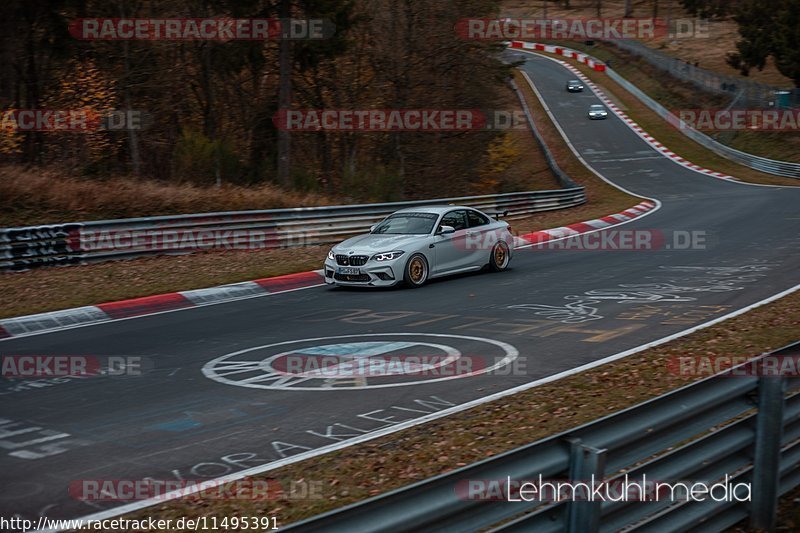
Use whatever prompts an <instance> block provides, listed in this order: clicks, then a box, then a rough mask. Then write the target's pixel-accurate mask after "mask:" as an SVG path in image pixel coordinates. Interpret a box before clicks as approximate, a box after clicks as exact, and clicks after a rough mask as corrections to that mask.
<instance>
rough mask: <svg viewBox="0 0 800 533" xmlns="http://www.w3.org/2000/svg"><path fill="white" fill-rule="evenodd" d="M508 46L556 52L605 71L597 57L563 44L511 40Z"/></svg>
mask: <svg viewBox="0 0 800 533" xmlns="http://www.w3.org/2000/svg"><path fill="white" fill-rule="evenodd" d="M509 47H511V48H522V49H523V50H539V51H540V52H547V53H549V54H556V55H560V56H564V57H568V58H570V59H575V60H577V61H578V62H579V63H584V64H586V65H589V66H590V67H591V68H592V69H593V70H596V71H598V72H605V70H606V64H605V63H603V62H602V61H600V60H599V59H595V58H594V57H592V56H590V55H587V54H584V53H583V52H578V51H577V50H572V49H570V48H564V47H563V46H554V45H551V44H540V43H529V42H525V41H511V42H510V43H509Z"/></svg>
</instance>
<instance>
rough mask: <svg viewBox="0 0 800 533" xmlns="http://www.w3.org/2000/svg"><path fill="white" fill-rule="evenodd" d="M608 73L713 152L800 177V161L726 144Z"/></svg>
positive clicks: (607, 71) (615, 75)
mask: <svg viewBox="0 0 800 533" xmlns="http://www.w3.org/2000/svg"><path fill="white" fill-rule="evenodd" d="M606 74H608V77H609V78H611V79H612V80H614V81H615V82H617V83H618V84H620V85H621V86H622V87H624V88H625V90H627V91H628V92H629V93H631V94H632V95H634V96H635V97H636V98H638V99H639V100H640V101H641V102H642V103H643V104H645V105H646V106H647V107H649V108H650V109H651V110H653V111H654V112H655V113H656V114H657V115H658V116H660V117H661V118H663V119H664V120H666V121H667V122H669V123H670V124H671V125H672V126H674V127H676V128H678V130H679V131H680V132H681V133H683V134H684V135H685V136H687V137H689V138H690V139H692V140H693V141H695V142H696V143H698V144H701V145H702V146H705V147H706V148H708V149H709V150H711V151H712V152H714V153H716V154H718V155H720V156H722V157H724V158H726V159H731V160H733V161H736V162H737V163H740V164H742V165H744V166H747V167H750V168H752V169H754V170H758V171H761V172H766V173H768V174H774V175H776V176H784V177H787V178H800V163H792V162H789V161H777V160H775V159H767V158H766V157H759V156H757V155H753V154H748V153H746V152H742V151H740V150H736V149H735V148H731V147H730V146H726V145H724V144H722V143H721V142H719V141H716V140H714V139H712V138H711V137H709V136H708V135H706V134H705V133H701V132H699V131H697V130H696V129H694V128H692V127H690V126H689V125H688V124H686V123H684V122H683V121H681V120H680V119H679V118H678V117H677V116H675V114H674V113H672V111H670V110H669V109H667V108H666V107H664V106H663V105H661V104H660V103H658V102H657V101H655V100H654V99H653V98H651V97H649V96H648V95H647V94H646V93H645V92H644V91H642V90H641V89H639V88H638V87H636V86H635V85H633V84H632V83H631V82H629V81H628V80H626V79H625V78H623V77H622V76H620V75H619V74H618V73H616V72H615V71H614V69H612V68H608V69H606Z"/></svg>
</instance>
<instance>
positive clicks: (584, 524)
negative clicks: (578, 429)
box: [567, 439, 606, 533]
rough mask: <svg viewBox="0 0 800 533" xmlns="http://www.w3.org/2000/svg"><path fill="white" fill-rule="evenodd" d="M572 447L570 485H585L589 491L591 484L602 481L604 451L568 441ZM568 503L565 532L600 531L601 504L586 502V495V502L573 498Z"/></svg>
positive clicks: (578, 442)
mask: <svg viewBox="0 0 800 533" xmlns="http://www.w3.org/2000/svg"><path fill="white" fill-rule="evenodd" d="M570 443H571V445H572V450H571V457H570V467H569V477H570V482H571V483H586V484H588V485H589V490H590V491H591V489H592V482H593V481H594V482H595V483H599V482H601V481H602V480H603V476H604V473H605V466H606V450H601V449H598V448H593V447H592V446H588V445H586V444H584V443H583V442H581V440H580V439H570ZM574 498H575V499H574V500H573V501H572V502H570V503H569V513H568V518H567V520H568V524H567V531H568V532H570V533H595V532H597V531H599V530H600V510H601V509H600V507H601V505H602V503H603V502H600V501H597V502H593V501H588V500H589V499H590V494H586V500H587V501H580V497H578V496H574Z"/></svg>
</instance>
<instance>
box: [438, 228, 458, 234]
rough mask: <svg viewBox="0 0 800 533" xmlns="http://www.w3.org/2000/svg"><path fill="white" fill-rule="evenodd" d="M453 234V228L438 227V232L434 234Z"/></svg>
mask: <svg viewBox="0 0 800 533" xmlns="http://www.w3.org/2000/svg"><path fill="white" fill-rule="evenodd" d="M455 232H456V228H454V227H453V226H439V231H437V232H436V235H448V234H450V233H455Z"/></svg>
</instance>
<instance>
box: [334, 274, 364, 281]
mask: <svg viewBox="0 0 800 533" xmlns="http://www.w3.org/2000/svg"><path fill="white" fill-rule="evenodd" d="M333 279H335V280H337V281H356V282H362V283H366V282H368V281H370V277H369V275H368V274H334V275H333Z"/></svg>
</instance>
